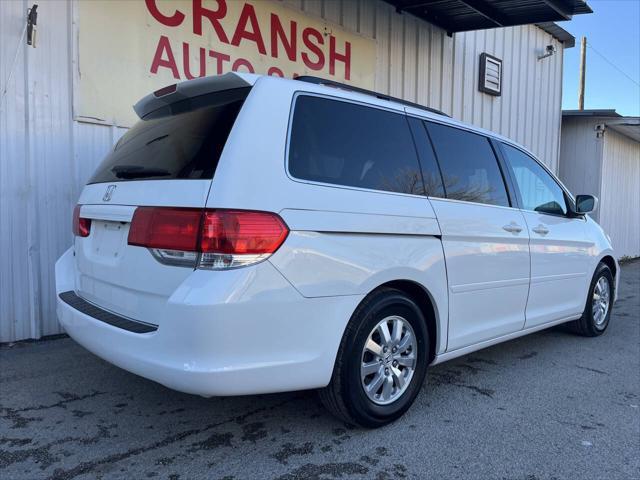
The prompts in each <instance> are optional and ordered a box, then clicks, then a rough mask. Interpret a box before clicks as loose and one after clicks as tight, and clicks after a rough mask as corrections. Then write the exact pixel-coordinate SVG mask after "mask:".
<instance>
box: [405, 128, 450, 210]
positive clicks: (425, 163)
mask: <svg viewBox="0 0 640 480" xmlns="http://www.w3.org/2000/svg"><path fill="white" fill-rule="evenodd" d="M408 120H409V125H410V126H411V133H412V134H413V139H414V141H415V144H416V150H418V157H419V158H420V166H421V167H422V179H423V181H424V193H425V195H428V196H430V197H440V198H442V197H444V196H445V195H444V187H443V186H442V176H441V175H440V169H439V168H438V162H437V161H436V156H435V154H434V153H433V147H432V146H431V141H430V140H429V137H428V136H427V130H426V128H425V125H424V122H423V121H422V120H419V119H417V118H413V117H409V118H408Z"/></svg>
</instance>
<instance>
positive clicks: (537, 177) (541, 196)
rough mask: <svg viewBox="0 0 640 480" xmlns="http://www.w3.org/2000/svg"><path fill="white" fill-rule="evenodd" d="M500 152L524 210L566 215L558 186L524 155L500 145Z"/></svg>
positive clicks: (508, 146) (565, 205)
mask: <svg viewBox="0 0 640 480" xmlns="http://www.w3.org/2000/svg"><path fill="white" fill-rule="evenodd" d="M502 150H503V151H504V155H505V157H506V158H507V162H508V163H509V167H510V168H511V171H512V172H513V175H514V178H515V181H516V184H517V187H518V190H519V191H520V197H521V199H522V208H523V209H524V210H533V211H535V212H541V213H551V214H553V215H566V213H567V203H566V201H565V199H564V192H563V190H562V188H560V185H558V184H557V183H556V181H555V180H554V179H553V178H552V177H551V175H549V174H548V173H547V171H546V170H545V169H544V168H542V167H541V166H540V164H539V163H538V162H536V161H535V160H534V159H533V158H531V157H530V156H529V155H527V154H526V153H524V152H522V151H520V150H518V149H517V148H513V147H512V146H510V145H506V144H504V143H503V144H502Z"/></svg>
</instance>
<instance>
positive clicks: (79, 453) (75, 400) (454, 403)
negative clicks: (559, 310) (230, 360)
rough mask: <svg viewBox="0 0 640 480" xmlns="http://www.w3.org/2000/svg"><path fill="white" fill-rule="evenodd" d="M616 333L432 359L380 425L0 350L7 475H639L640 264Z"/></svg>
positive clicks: (67, 345) (81, 358)
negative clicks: (392, 419)
mask: <svg viewBox="0 0 640 480" xmlns="http://www.w3.org/2000/svg"><path fill="white" fill-rule="evenodd" d="M622 275H623V277H622V278H623V282H622V285H621V289H620V297H619V302H618V304H616V306H615V309H614V318H613V319H612V323H611V326H610V328H609V331H608V332H607V333H606V334H605V335H604V336H602V337H600V338H596V339H586V338H581V337H576V336H573V335H570V334H567V333H564V332H562V331H559V330H557V329H555V330H548V331H544V332H540V333H537V334H533V335H530V336H528V337H524V338H521V339H518V340H515V341H512V342H509V343H506V344H503V345H498V346H495V347H492V348H489V349H487V350H483V351H480V352H477V353H474V354H471V355H468V356H465V357H463V358H460V359H458V360H454V361H452V362H449V363H446V364H443V365H439V366H437V367H434V368H432V369H431V370H430V371H429V373H428V374H427V377H428V380H427V382H426V384H425V385H424V388H423V390H422V393H421V394H420V395H419V397H418V399H417V401H416V403H415V404H414V406H413V408H412V409H411V410H410V411H409V412H408V414H407V415H405V417H403V418H402V419H400V420H399V421H397V422H396V423H394V424H392V425H390V426H388V427H386V428H382V429H379V430H374V431H368V430H361V429H355V428H352V427H350V426H348V425H345V424H343V423H341V422H339V421H337V420H335V419H334V418H332V417H331V416H329V415H328V414H327V413H326V412H325V411H324V410H323V408H322V406H321V405H320V404H319V402H318V400H317V398H316V396H315V394H314V393H313V392H298V393H289V394H278V395H262V396H255V397H239V398H214V399H204V398H199V397H194V396H190V395H185V394H181V393H177V392H173V391H171V390H168V389H166V388H164V387H162V386H160V385H157V384H155V383H152V382H150V381H147V380H144V379H142V378H139V377H136V376H134V375H132V374H129V373H127V372H124V371H122V370H119V369H118V368H116V367H113V366H111V365H110V364H108V363H106V362H104V361H102V360H100V359H98V358H96V357H94V356H93V355H91V354H89V353H88V352H86V351H85V350H84V349H82V348H81V347H79V346H78V345H76V344H75V343H74V342H73V341H72V340H70V339H68V338H63V339H59V340H49V341H43V342H38V343H31V344H29V343H26V344H19V345H14V346H13V347H7V346H4V347H2V348H0V367H1V368H0V414H1V416H0V477H1V478H4V479H36V478H49V479H94V478H122V479H127V480H130V479H145V478H157V479H168V480H178V479H181V480H185V479H200V478H202V479H205V478H206V479H212V480H215V479H250V478H258V479H333V478H340V479H351V478H358V479H364V478H366V479H370V478H371V479H380V480H382V479H392V478H434V479H441V478H482V479H494V478H496V479H518V480H543V479H561V478H570V479H576V478H580V479H611V480H613V479H632V478H640V453H639V452H640V408H639V404H640V262H638V261H636V262H634V263H631V264H627V265H626V266H625V267H624V268H623V272H622Z"/></svg>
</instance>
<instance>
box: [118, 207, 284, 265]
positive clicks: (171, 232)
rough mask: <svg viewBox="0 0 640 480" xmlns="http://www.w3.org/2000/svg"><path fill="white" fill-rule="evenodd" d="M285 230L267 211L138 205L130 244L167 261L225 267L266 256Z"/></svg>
mask: <svg viewBox="0 0 640 480" xmlns="http://www.w3.org/2000/svg"><path fill="white" fill-rule="evenodd" d="M288 233H289V229H288V227H287V225H286V224H285V223H284V221H283V220H282V219H281V218H280V217H279V216H278V215H276V214H275V213H270V212H256V211H247V210H224V209H220V210H202V209H188V208H166V207H139V208H137V209H136V211H135V213H134V215H133V220H132V221H131V228H130V229H129V244H130V245H137V246H141V247H147V248H149V249H150V250H151V253H152V254H153V255H154V256H155V258H156V259H157V260H158V261H160V262H162V263H165V264H170V265H184V266H197V267H199V268H206V269H212V270H224V269H228V268H237V267H242V266H246V265H251V264H253V263H256V262H259V261H262V260H264V259H265V258H268V257H269V256H270V255H271V254H272V253H274V252H275V251H276V250H277V249H278V248H279V247H280V245H282V243H283V242H284V240H285V239H286V238H287V235H288Z"/></svg>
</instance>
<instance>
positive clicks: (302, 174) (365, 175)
mask: <svg viewBox="0 0 640 480" xmlns="http://www.w3.org/2000/svg"><path fill="white" fill-rule="evenodd" d="M289 172H290V173H291V175H293V176H294V177H296V178H299V179H303V180H312V181H317V182H323V183H331V184H337V185H347V186H352V187H360V188H369V189H374V190H384V191H389V192H400V193H411V194H418V195H422V194H424V188H423V182H422V174H421V172H420V167H419V164H418V158H417V154H416V150H415V146H414V144H413V139H412V137H411V132H410V130H409V124H408V123H407V119H406V117H405V116H404V115H403V114H397V113H393V112H389V111H386V110H380V109H377V108H371V107H364V106H361V105H356V104H353V103H347V102H341V101H336V100H329V99H326V98H320V97H312V96H300V97H298V99H297V101H296V107H295V113H294V115H293V125H292V128H291V144H290V148H289Z"/></svg>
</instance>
